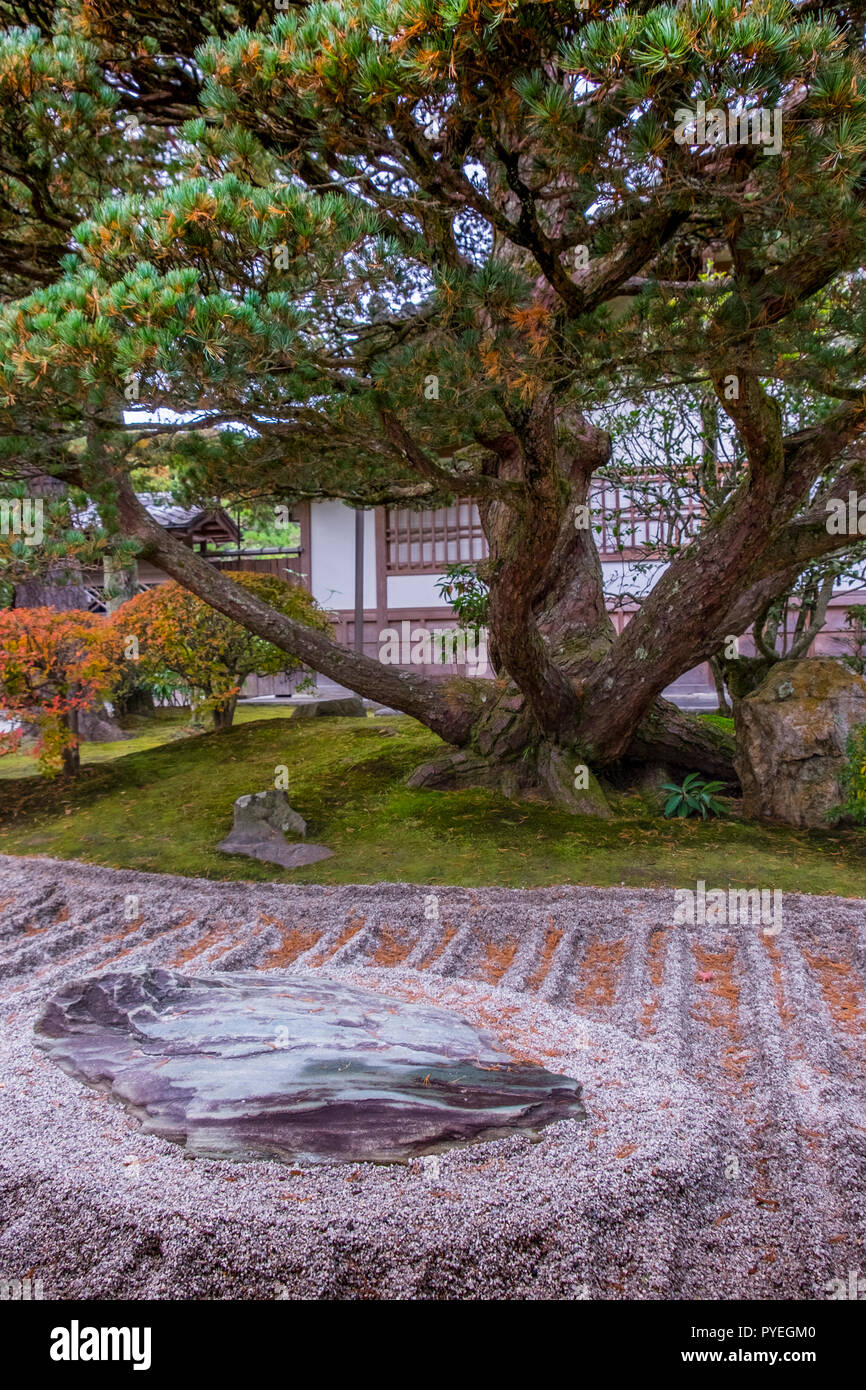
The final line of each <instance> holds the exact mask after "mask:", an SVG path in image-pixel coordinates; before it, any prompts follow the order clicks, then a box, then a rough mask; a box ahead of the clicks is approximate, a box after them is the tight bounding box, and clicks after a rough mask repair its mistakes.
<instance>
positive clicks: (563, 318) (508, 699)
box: [0, 0, 866, 807]
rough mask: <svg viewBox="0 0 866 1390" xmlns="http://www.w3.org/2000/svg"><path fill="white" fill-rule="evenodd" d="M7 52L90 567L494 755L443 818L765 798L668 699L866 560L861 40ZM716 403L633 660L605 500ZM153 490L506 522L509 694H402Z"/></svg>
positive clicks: (497, 18) (21, 262)
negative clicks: (681, 681)
mask: <svg viewBox="0 0 866 1390" xmlns="http://www.w3.org/2000/svg"><path fill="white" fill-rule="evenodd" d="M0 20H2V22H3V23H5V24H6V26H7V27H6V30H5V36H4V38H3V40H2V42H3V52H2V54H0V58H2V61H0V142H2V144H3V149H4V158H3V161H2V165H0V285H2V287H3V290H4V293H5V307H4V309H3V310H2V314H0V469H2V470H3V472H4V473H5V475H6V476H7V477H9V478H14V479H17V480H18V481H19V482H21V481H22V480H24V481H25V485H26V479H27V477H28V476H33V474H39V475H43V476H44V475H48V476H50V477H52V478H54V479H58V480H60V481H61V482H63V483H64V484H66V485H68V486H69V487H71V488H73V489H80V490H81V491H82V492H84V493H85V494H87V495H88V496H89V497H91V498H93V499H95V500H96V501H97V503H98V506H99V514H100V517H101V520H102V524H103V528H104V530H103V532H102V533H100V536H99V537H98V538H97V539H96V541H92V540H91V542H90V543H96V544H99V545H102V546H103V547H104V548H106V549H108V550H110V549H111V548H112V547H122V546H127V547H133V548H134V547H136V546H137V547H138V548H139V549H140V551H141V552H142V553H145V554H148V555H149V556H150V557H151V558H152V559H153V560H154V561H155V562H156V563H157V564H159V565H160V566H161V567H162V568H163V569H164V570H166V571H167V572H168V573H169V574H170V575H172V576H173V577H174V578H175V579H177V580H178V582H180V583H181V584H183V585H184V586H186V587H187V588H189V589H190V590H191V591H192V592H194V593H196V594H197V595H199V596H200V597H202V598H204V599H205V600H206V601H207V602H208V603H210V604H211V605H212V606H213V607H215V608H217V609H218V610H220V611H221V612H223V613H225V614H226V615H227V616H230V617H232V618H234V619H235V620H236V621H238V622H240V623H241V624H243V625H245V626H246V627H248V628H249V629H250V631H252V632H255V633H256V634H257V635H259V636H261V637H263V638H265V639H266V640H268V641H270V642H273V643H274V644H275V645H277V646H279V647H280V648H282V649H283V650H284V651H287V652H289V653H291V654H292V655H293V656H295V657H297V658H299V659H301V660H303V661H305V662H306V663H308V664H309V665H311V666H312V667H314V668H315V669H317V670H320V671H322V672H324V673H326V674H328V675H329V676H331V677H333V678H334V679H336V680H338V681H341V682H343V683H345V684H348V685H350V686H351V687H352V688H353V689H356V690H358V691H360V692H361V693H362V694H367V695H369V696H371V697H372V698H375V699H380V700H384V701H386V702H387V703H389V704H391V705H393V706H395V707H397V708H399V709H403V710H405V711H406V712H407V713H410V714H413V715H415V716H416V717H417V718H419V719H421V720H422V721H423V722H425V723H426V724H428V725H429V726H430V727H431V728H433V729H435V730H436V731H437V732H438V733H440V734H441V735H442V737H443V738H444V739H446V740H447V741H448V742H449V743H451V744H452V745H454V746H456V747H457V748H458V749H460V750H461V752H460V754H459V756H457V757H455V756H454V755H449V756H448V757H447V758H445V759H443V760H442V762H441V764H439V765H436V766H434V767H431V768H428V769H426V770H424V772H423V773H422V774H420V776H419V781H420V782H424V783H426V784H439V785H441V784H448V783H449V782H450V783H455V782H460V781H467V780H477V779H480V780H483V781H485V782H487V783H490V782H491V781H493V782H495V781H499V782H500V783H501V784H502V785H503V786H506V787H508V788H511V789H519V788H520V787H521V786H534V787H536V788H537V787H539V786H540V787H542V788H543V789H545V790H546V792H547V793H548V794H549V795H550V796H551V797H553V798H554V799H555V800H557V801H559V802H561V803H562V804H564V805H572V806H575V807H577V806H579V805H580V804H581V801H580V796H579V795H575V792H574V787H575V785H576V779H575V776H574V769H575V767H576V766H578V765H580V766H583V765H586V766H588V767H591V768H593V769H596V770H600V769H605V768H609V767H610V766H611V765H612V764H614V763H616V762H618V761H620V760H622V759H631V760H639V761H642V760H647V759H649V760H663V761H666V762H668V763H669V764H673V765H675V766H685V767H686V768H698V769H701V770H703V771H706V772H709V773H711V774H713V775H719V776H723V777H731V776H732V766H731V749H730V746H729V745H727V744H726V742H725V739H724V736H723V735H721V734H719V733H718V732H714V731H712V730H709V729H707V728H705V727H700V726H698V724H697V722H696V721H695V720H693V719H690V718H689V717H688V716H686V715H684V714H683V713H681V712H679V711H677V710H676V709H674V708H673V707H672V706H671V705H669V704H667V703H666V702H664V701H663V700H661V699H660V694H661V691H662V690H663V689H664V688H665V687H666V686H667V685H668V684H669V683H670V681H672V680H673V679H674V678H675V677H676V676H678V675H679V674H681V673H682V672H683V671H685V670H688V669H689V668H690V667H692V666H694V665H696V664H697V663H698V662H700V661H701V660H703V659H706V658H708V657H710V656H712V655H713V653H715V652H717V651H718V650H719V649H720V647H721V646H722V645H723V643H724V641H725V638H726V637H727V636H728V635H730V634H737V633H742V632H743V631H744V630H745V629H746V628H747V627H748V625H749V623H750V622H751V621H752V620H753V619H754V618H755V617H757V616H758V615H759V614H761V613H763V612H765V611H766V610H767V608H768V605H770V604H772V602H773V601H774V599H775V598H776V597H777V596H778V595H780V594H782V593H784V592H786V591H787V590H789V589H790V587H791V584H792V582H793V581H794V580H795V579H796V577H797V575H798V574H800V573H801V572H803V571H804V570H805V569H806V568H807V566H808V565H809V564H810V563H812V562H814V561H816V560H819V559H820V558H821V557H822V556H825V555H828V554H831V553H832V552H834V551H836V550H839V549H841V548H842V547H843V546H844V545H845V544H847V543H848V542H849V540H850V538H846V537H844V536H843V537H840V536H838V535H833V534H831V533H830V532H828V529H827V527H826V525H825V520H826V501H827V499H828V498H831V497H840V496H847V494H848V492H849V491H850V490H852V489H856V488H858V487H860V488H862V487H863V464H862V435H863V429H864V425H866V383H864V371H863V356H862V354H863V341H864V332H863V329H864V310H866V302H864V289H863V284H864V282H863V273H862V267H863V261H864V249H866V218H864V215H863V200H864V187H866V185H864V159H866V82H864V58H863V19H862V13H861V10H860V8H859V7H857V6H852V5H845V4H839V5H835V4H829V5H822V6H821V7H820V11H819V10H818V8H817V7H816V6H813V5H811V4H808V3H807V4H805V5H799V6H795V5H792V4H790V3H787V2H786V0H753V2H752V3H749V2H748V0H747V3H732V0H691V2H690V3H681V4H678V5H660V4H647V3H644V2H643V0H642V3H635V4H630V3H623V4H610V5H608V4H604V3H601V0H583V3H564V2H561V0H554V2H553V3H550V4H538V3H534V4H529V3H522V2H521V0H444V2H442V0H361V2H360V3H342V4H341V3H314V4H309V5H293V6H291V8H289V9H282V8H280V9H277V8H276V7H274V9H273V10H269V9H267V8H266V7H258V6H253V5H245V4H240V5H229V4H220V3H210V4H205V6H204V7H203V8H199V9H197V11H196V14H195V15H194V16H191V15H190V14H188V13H186V12H184V13H177V12H176V7H170V6H169V5H167V4H165V3H158V4H157V5H156V6H153V5H148V6H147V7H145V6H138V5H133V6H132V7H129V6H128V5H127V6H124V7H121V6H120V5H117V4H114V3H111V2H110V0H87V3H84V0H67V3H66V4H64V5H62V6H60V7H58V8H57V10H56V11H50V10H49V8H48V7H42V6H39V5H33V6H29V5H26V4H23V5H18V4H9V3H2V2H0ZM16 24H18V25H21V24H28V25H29V26H30V27H27V28H20V27H19V28H16V27H14V26H15V25H16ZM7 150H8V154H7V153H6V151H7ZM431 383H435V389H431ZM686 387H688V388H694V387H699V388H700V389H701V390H707V391H712V392H713V393H714V395H715V398H716V400H717V401H718V404H719V407H720V408H721V410H722V411H723V412H724V414H725V417H726V418H727V420H728V421H729V422H730V427H731V429H732V431H733V432H734V434H735V438H736V441H737V448H738V452H739V463H740V482H739V483H738V485H737V487H736V488H735V489H734V490H733V491H732V493H731V495H730V497H729V498H728V499H727V500H726V502H725V504H724V506H722V507H720V508H719V509H718V510H717V511H715V512H714V514H713V515H712V516H711V517H710V518H709V519H708V521H707V524H706V525H705V526H704V527H703V529H702V530H701V532H700V534H699V535H698V536H696V537H695V538H694V539H693V540H692V542H691V543H690V544H689V545H687V546H685V547H684V548H683V549H682V550H681V551H680V552H679V553H678V554H677V556H676V557H675V558H674V559H673V560H672V562H671V563H670V564H669V566H668V568H667V569H666V571H665V573H664V575H663V577H662V578H661V579H660V580H659V582H658V583H657V584H656V586H655V588H654V589H653V591H652V594H651V595H650V597H649V599H648V600H647V601H646V602H645V603H644V604H643V606H642V608H641V610H640V612H639V613H638V614H637V615H636V616H635V617H634V619H633V620H632V621H631V622H630V623H629V624H628V626H627V627H626V628H625V630H624V631H623V633H622V634H621V635H619V636H617V635H616V633H615V632H614V629H613V627H612V624H611V621H610V618H609V615H608V613H607V611H606V607H605V602H604V594H603V589H602V582H601V567H600V564H599V559H598V553H597V549H596V545H595V541H594V537H593V532H592V528H591V527H586V526H584V525H583V524H582V519H583V517H584V516H585V507H586V503H587V497H588V491H589V487H590V483H591V480H592V478H593V477H594V476H595V475H596V474H597V472H598V470H599V469H603V468H604V467H605V465H606V464H607V463H608V461H609V459H610V455H611V442H610V432H611V430H612V429H613V428H614V425H615V422H616V419H617V418H618V415H619V413H620V412H621V411H622V410H623V409H624V408H625V407H626V405H627V404H628V403H630V402H631V403H633V402H634V401H636V400H645V399H647V398H651V396H652V394H653V393H657V392H666V393H669V394H671V395H674V396H675V395H676V393H677V392H678V391H681V390H683V389H685V388H686ZM783 389H788V390H795V391H797V392H799V393H800V395H801V397H802V399H803V400H804V402H805V407H804V413H803V415H802V418H801V419H800V420H799V421H798V422H796V423H795V425H794V427H791V423H790V420H788V419H787V418H786V413H785V411H784V410H783V408H782V404H781V403H780V394H781V392H782V391H783ZM132 403H136V404H138V405H140V406H141V407H142V408H143V409H144V410H146V411H147V412H149V414H148V415H147V416H146V417H144V416H143V417H141V418H140V419H139V420H137V421H135V420H129V419H128V418H127V419H125V417H124V411H128V410H129V408H130V405H131V404H132ZM166 408H167V409H168V410H170V411H172V412H175V413H176V414H175V415H174V416H172V417H171V418H169V419H168V420H166V418H165V417H160V418H155V417H154V413H155V412H157V411H160V410H164V409H166ZM141 467H148V468H159V467H162V468H166V469H168V470H169V471H170V473H171V475H172V476H173V477H174V478H176V479H177V480H178V481H179V482H180V483H182V485H183V486H184V487H185V488H186V489H187V491H188V493H189V495H197V496H215V495H219V496H222V497H226V498H243V499H245V500H250V499H254V500H256V501H268V500H271V501H274V502H285V501H287V500H291V499H294V498H304V497H308V498H323V497H342V498H345V499H346V500H348V501H350V502H351V503H354V504H356V505H373V504H378V503H401V502H402V503H404V504H405V502H406V500H407V499H408V500H409V501H411V502H412V503H414V504H417V505H428V506H432V505H436V504H437V503H441V502H442V501H443V500H444V499H446V498H449V497H452V496H454V495H460V496H472V497H474V498H475V499H476V500H477V502H478V506H479V510H480V513H481V516H482V521H483V525H484V529H485V532H486V536H487V539H488V543H489V549H490V556H489V560H488V561H487V562H486V564H485V566H484V571H483V577H484V579H485V581H486V583H487V584H488V586H489V600H488V602H489V615H490V634H491V649H492V650H493V652H494V653H495V660H496V667H497V672H498V676H499V679H497V680H496V681H492V682H488V683H485V682H484V681H481V680H477V679H476V680H473V681H461V680H445V681H442V680H440V681H436V680H433V679H430V678H428V677H424V676H422V675H421V674H420V673H418V672H408V673H400V672H397V671H395V670H394V669H392V668H388V667H385V666H382V665H380V664H379V663H377V662H375V661H373V660H370V659H368V658H364V657H363V656H361V655H358V654H356V653H352V652H348V651H346V650H345V649H342V648H340V647H338V646H337V645H336V644H335V643H334V642H333V641H331V639H330V638H329V637H328V636H327V635H325V634H323V633H320V632H316V631H314V630H312V629H310V628H308V627H305V626H304V625H303V624H301V623H298V622H295V621H293V620H291V619H290V618H287V617H286V616H284V615H281V614H279V613H277V612H276V611H274V610H273V609H270V608H269V607H268V605H266V604H264V603H262V602H261V601H260V600H258V599H256V597H255V596H254V595H252V594H250V593H248V592H246V591H245V590H243V589H242V588H240V587H239V586H238V585H237V584H234V583H233V582H232V581H231V580H230V579H228V578H227V577H226V576H225V575H222V574H220V573H218V572H217V571H216V569H214V568H212V567H210V566H208V565H207V563H206V562H205V561H202V560H201V559H200V558H199V557H197V556H195V555H193V554H192V553H191V552H190V551H188V550H187V549H185V548H184V547H182V546H181V545H179V544H178V543H177V542H175V541H174V540H173V539H172V538H171V537H170V536H168V535H167V534H166V533H165V532H164V531H162V530H161V529H160V528H159V527H158V526H157V525H156V524H155V523H154V522H153V521H152V520H151V519H150V518H149V517H148V515H147V513H146V512H145V511H144V509H143V508H142V507H141V506H140V505H139V504H138V502H137V500H136V497H135V492H134V486H133V483H132V482H131V481H130V475H133V477H134V471H135V469H136V468H141ZM60 529H61V530H62V528H60ZM80 543H81V537H76V536H75V535H72V536H69V535H67V536H65V537H63V536H59V537H58V539H57V544H58V546H60V547H62V545H63V544H72V545H75V544H80ZM13 559H14V562H15V563H18V564H23V563H25V561H31V560H32V557H30V556H24V557H22V556H21V554H20V548H19V552H18V553H16V554H15V555H14V556H13Z"/></svg>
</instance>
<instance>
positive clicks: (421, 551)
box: [385, 497, 487, 574]
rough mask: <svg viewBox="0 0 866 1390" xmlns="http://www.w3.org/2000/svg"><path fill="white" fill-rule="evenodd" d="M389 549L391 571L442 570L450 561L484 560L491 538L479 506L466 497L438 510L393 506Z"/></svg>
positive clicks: (387, 533)
mask: <svg viewBox="0 0 866 1390" xmlns="http://www.w3.org/2000/svg"><path fill="white" fill-rule="evenodd" d="M385 553H386V556H387V570H388V573H389V574H441V572H442V571H443V570H444V569H445V568H446V566H448V565H466V564H472V563H473V562H474V561H475V560H483V559H484V558H485V556H486V555H487V542H486V540H485V539H484V532H483V531H482V529H481V518H480V516H479V515H478V508H477V506H476V505H475V503H474V502H473V501H472V500H471V499H470V498H465V497H464V498H460V499H458V500H457V501H456V502H454V503H453V505H452V506H450V507H438V508H437V509H436V510H435V511H434V510H429V509H428V510H424V511H415V510H413V509H412V508H410V507H389V508H388V510H387V512H386V515H385Z"/></svg>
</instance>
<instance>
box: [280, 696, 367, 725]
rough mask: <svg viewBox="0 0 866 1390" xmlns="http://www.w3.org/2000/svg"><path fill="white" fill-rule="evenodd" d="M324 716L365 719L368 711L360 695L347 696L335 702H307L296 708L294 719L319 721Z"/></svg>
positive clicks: (334, 700)
mask: <svg viewBox="0 0 866 1390" xmlns="http://www.w3.org/2000/svg"><path fill="white" fill-rule="evenodd" d="M323 715H339V716H340V717H341V718H343V719H358V718H360V719H364V718H366V715H367V711H366V709H365V708H364V701H363V700H362V699H361V697H360V695H346V696H342V697H338V698H335V699H333V700H307V701H305V702H304V704H302V705H296V706H295V712H294V714H293V715H292V718H293V719H317V718H321V717H322V716H323Z"/></svg>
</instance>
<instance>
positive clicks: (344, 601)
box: [310, 502, 376, 608]
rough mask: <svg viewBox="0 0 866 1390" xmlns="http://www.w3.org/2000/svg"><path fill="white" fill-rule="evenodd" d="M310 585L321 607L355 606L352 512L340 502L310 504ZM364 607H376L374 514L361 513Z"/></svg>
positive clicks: (353, 517) (350, 508)
mask: <svg viewBox="0 0 866 1390" xmlns="http://www.w3.org/2000/svg"><path fill="white" fill-rule="evenodd" d="M310 587H311V589H312V592H313V598H314V599H316V601H317V602H318V603H320V604H322V606H323V607H325V608H354V606H355V512H354V509H353V508H352V507H347V506H346V505H345V504H344V503H343V502H314V503H313V504H312V506H311V507H310ZM364 607H365V608H375V607H376V517H375V513H374V512H373V511H367V512H365V513H364Z"/></svg>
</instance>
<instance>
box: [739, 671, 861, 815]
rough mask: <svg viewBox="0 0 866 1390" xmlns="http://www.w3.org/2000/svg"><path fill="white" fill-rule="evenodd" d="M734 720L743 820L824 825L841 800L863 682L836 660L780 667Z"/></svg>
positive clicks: (858, 719) (745, 701)
mask: <svg viewBox="0 0 866 1390" xmlns="http://www.w3.org/2000/svg"><path fill="white" fill-rule="evenodd" d="M735 719H736V730H737V753H736V760H735V761H736V767H737V772H738V774H739V777H740V781H741V783H742V786H743V810H744V813H745V815H746V816H749V817H753V818H755V819H757V820H768V821H778V822H781V823H782V824H784V825H795V826H826V825H827V812H828V811H831V810H832V809H833V807H835V806H838V805H839V803H840V802H841V801H842V800H843V797H844V793H843V789H842V785H841V774H842V771H843V768H844V766H845V762H846V751H845V745H846V743H847V740H848V735H849V733H850V732H851V730H852V729H854V728H856V727H857V725H858V724H866V681H864V680H863V679H862V678H861V677H860V676H856V675H854V673H853V672H851V671H847V670H846V669H845V667H844V666H842V665H841V664H840V663H839V662H837V661H831V660H818V659H815V660H810V659H807V660H804V661H792V662H786V661H782V662H779V664H778V665H777V666H774V667H773V668H772V670H771V671H770V673H769V675H768V676H767V677H766V679H765V680H764V681H763V682H762V684H761V685H759V686H758V689H757V690H755V691H753V692H752V694H751V695H747V696H746V697H745V699H743V700H740V701H738V702H737V709H736V713H735Z"/></svg>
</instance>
